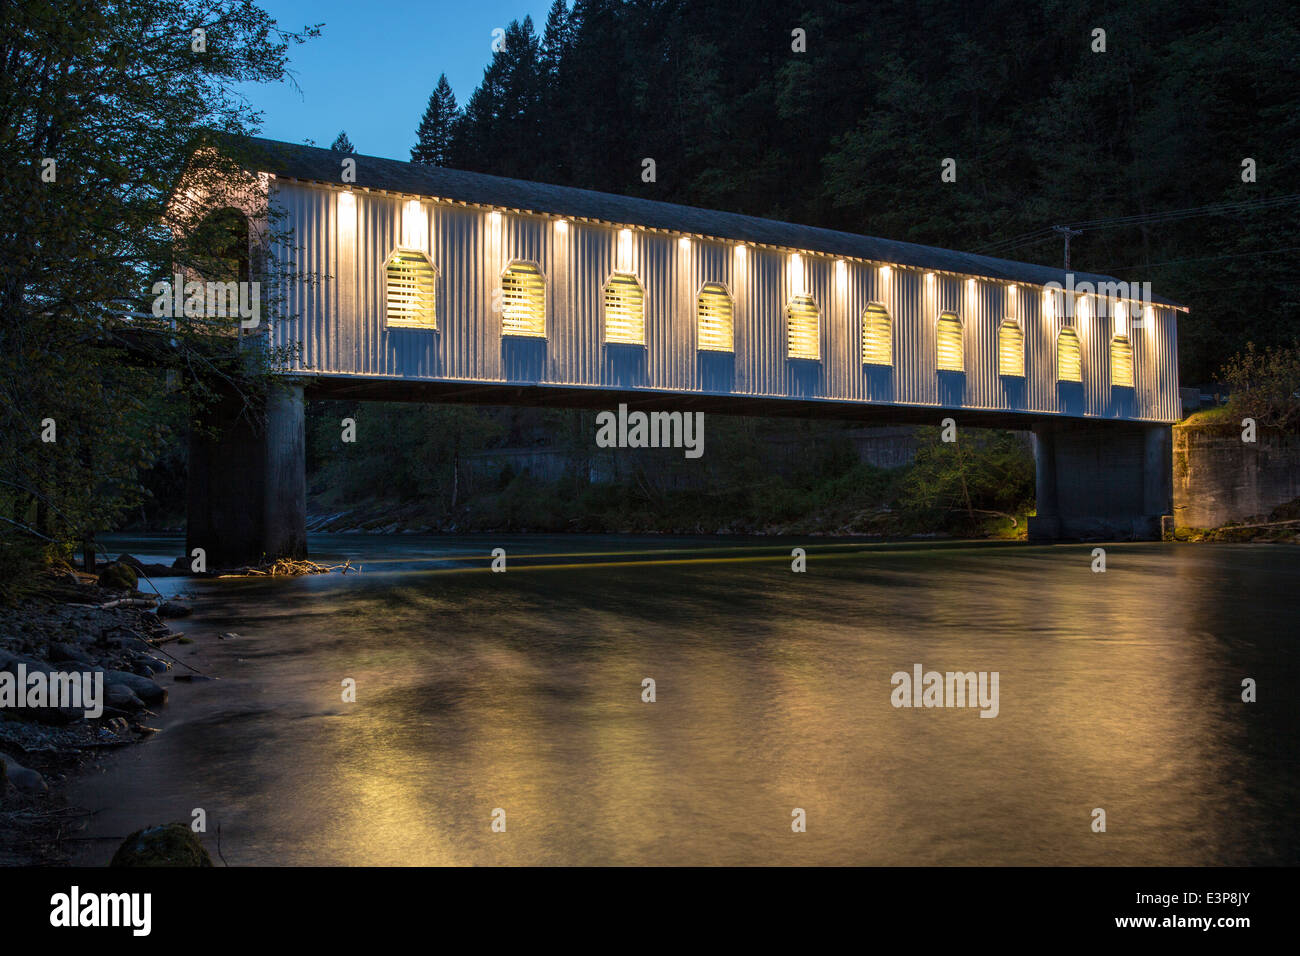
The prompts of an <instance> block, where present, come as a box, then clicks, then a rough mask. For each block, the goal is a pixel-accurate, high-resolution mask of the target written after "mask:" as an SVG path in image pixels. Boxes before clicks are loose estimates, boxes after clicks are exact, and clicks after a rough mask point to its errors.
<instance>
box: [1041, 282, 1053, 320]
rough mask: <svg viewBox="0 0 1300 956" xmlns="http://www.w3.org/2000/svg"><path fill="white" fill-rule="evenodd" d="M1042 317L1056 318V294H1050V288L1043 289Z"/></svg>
mask: <svg viewBox="0 0 1300 956" xmlns="http://www.w3.org/2000/svg"><path fill="white" fill-rule="evenodd" d="M1043 318H1045V319H1055V318H1056V296H1055V295H1053V294H1052V290H1051V289H1044V290H1043Z"/></svg>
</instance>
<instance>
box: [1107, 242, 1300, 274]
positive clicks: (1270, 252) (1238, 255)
mask: <svg viewBox="0 0 1300 956" xmlns="http://www.w3.org/2000/svg"><path fill="white" fill-rule="evenodd" d="M1284 252H1300V246H1290V247H1288V248H1286V249H1265V250H1263V251H1261V252H1232V253H1228V254H1227V255H1222V256H1197V257H1196V258H1195V259H1170V260H1168V261H1167V262H1143V263H1139V264H1138V265H1135V266H1111V267H1109V268H1107V269H1102V270H1101V271H1102V272H1106V273H1110V272H1125V271H1127V270H1129V269H1154V268H1156V267H1157V266H1177V265H1182V264H1183V263H1184V262H1215V261H1217V260H1219V259H1245V258H1255V257H1257V256H1276V255H1281V254H1282V253H1284Z"/></svg>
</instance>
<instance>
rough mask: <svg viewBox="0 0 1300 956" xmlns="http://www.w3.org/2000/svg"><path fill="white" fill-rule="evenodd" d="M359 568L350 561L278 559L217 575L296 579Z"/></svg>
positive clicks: (225, 576) (346, 571) (222, 576)
mask: <svg viewBox="0 0 1300 956" xmlns="http://www.w3.org/2000/svg"><path fill="white" fill-rule="evenodd" d="M360 570H361V568H360V566H358V567H355V568H354V567H353V566H352V562H351V561H344V562H343V563H342V564H331V565H323V564H317V563H316V562H315V561H305V560H303V561H295V560H292V559H290V558H280V559H279V560H278V561H275V562H273V563H271V564H263V565H259V566H257V567H252V566H249V567H245V568H236V569H235V570H233V571H230V572H228V573H226V574H218V575H217V577H219V578H243V577H262V578H281V577H298V576H299V575H303V574H328V573H330V572H331V571H338V572H340V573H342V574H347V573H348V572H349V571H360Z"/></svg>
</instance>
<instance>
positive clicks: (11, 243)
mask: <svg viewBox="0 0 1300 956" xmlns="http://www.w3.org/2000/svg"><path fill="white" fill-rule="evenodd" d="M317 32H318V31H317V28H316V27H306V28H303V29H302V30H300V31H296V32H294V31H289V30H285V29H283V28H281V27H280V26H279V25H278V24H277V23H276V21H275V20H274V19H272V18H271V17H270V16H269V15H268V14H267V13H265V12H264V11H263V10H261V9H259V8H258V7H257V6H256V5H255V4H253V3H249V2H244V0H166V2H164V0H132V2H121V0H116V2H115V0H107V2H100V0H93V2H92V0H77V2H70V3H67V4H63V5H58V6H56V5H51V4H49V3H47V2H38V0H18V2H13V3H9V4H7V5H6V9H5V16H4V17H3V19H2V20H0V62H3V63H4V69H3V70H2V71H0V208H2V209H4V210H5V215H4V219H3V222H2V223H0V434H2V435H4V438H5V440H4V442H3V443H0V564H8V565H9V566H10V567H11V568H12V567H13V566H15V564H16V563H17V562H18V561H20V560H24V559H25V558H26V557H27V556H29V555H30V553H31V551H32V545H40V546H42V547H44V548H45V549H46V551H47V552H48V551H49V550H51V549H53V550H55V551H60V550H66V549H67V547H68V546H69V545H70V544H72V543H75V542H78V541H80V540H81V538H82V537H83V536H85V535H88V534H91V533H93V532H94V531H95V530H96V529H100V528H104V527H107V526H109V525H110V524H111V522H113V521H114V520H115V519H116V517H117V516H118V515H120V514H121V513H122V512H123V510H124V509H125V508H127V507H130V506H131V504H132V503H133V502H135V501H138V500H139V498H140V496H141V494H142V493H143V489H142V486H141V483H140V480H139V476H140V472H141V470H142V469H143V468H146V467H147V466H148V465H149V463H150V462H151V461H152V460H153V459H154V458H155V457H156V456H157V454H158V453H159V450H160V449H161V448H162V446H163V445H164V443H165V442H166V441H167V440H168V437H169V434H168V425H169V424H170V423H169V420H168V418H167V416H166V415H164V414H162V412H161V411H160V409H161V406H162V405H163V404H164V403H168V402H170V403H172V404H175V398H176V397H175V396H174V395H173V396H169V395H168V394H167V392H166V390H165V388H164V379H163V375H164V371H165V370H166V369H168V368H171V369H172V370H175V371H184V372H187V373H188V372H190V371H196V370H200V369H205V368H207V369H213V370H214V371H217V372H218V374H225V372H224V371H221V370H219V368H218V367H219V366H222V365H223V364H225V365H229V364H230V362H231V361H234V362H235V363H236V364H239V363H241V362H242V358H241V357H240V354H239V352H237V351H236V349H237V346H236V345H235V344H234V343H235V342H236V341H237V339H236V338H235V337H233V336H232V337H227V338H224V339H222V338H218V339H215V340H214V339H213V337H212V335H211V334H210V333H211V329H197V328H194V327H193V323H191V322H190V321H189V320H188V319H186V318H184V317H179V318H178V319H177V320H176V321H175V322H174V323H172V325H174V327H173V328H169V329H168V335H167V336H157V335H148V334H141V332H142V327H146V326H149V324H150V322H151V321H152V318H151V309H152V306H153V305H155V304H156V303H157V302H158V301H159V299H160V298H165V297H159V296H158V293H157V291H156V287H155V286H154V283H155V282H156V281H158V280H160V279H163V278H166V277H169V276H171V275H172V273H173V270H174V269H175V270H179V271H183V272H186V273H189V274H201V273H202V271H203V270H205V269H207V270H211V269H212V268H214V266H215V264H219V263H222V262H227V261H228V260H229V256H228V254H227V253H228V252H229V250H230V244H231V233H230V231H229V230H228V229H225V228H207V229H205V228H199V227H200V226H201V225H202V223H203V220H204V217H203V216H202V215H200V214H199V212H200V210H199V209H198V208H197V206H196V205H195V204H194V203H192V202H191V199H192V198H196V197H200V196H201V197H203V199H204V200H205V202H204V205H206V206H208V208H211V207H213V206H216V207H222V206H230V207H235V208H241V209H244V210H245V211H246V213H248V214H250V215H247V216H246V217H245V218H244V223H245V228H246V227H247V223H248V221H249V219H250V218H251V219H252V220H253V221H257V222H261V223H266V224H267V225H268V230H270V229H272V228H273V227H272V226H271V225H270V224H271V222H272V219H273V217H271V215H270V213H269V211H268V210H267V209H265V208H264V206H263V207H258V205H257V197H256V190H255V189H254V191H253V192H252V193H250V192H249V187H250V179H251V180H252V185H253V186H255V184H256V180H255V179H253V178H251V177H250V176H249V175H248V174H247V173H246V172H245V171H244V170H245V169H246V168H247V167H248V164H247V163H245V162H242V161H241V157H240V156H239V155H238V149H237V148H236V147H235V144H236V143H238V142H241V141H242V137H243V136H245V135H246V134H248V133H249V132H251V131H252V129H253V122H254V120H255V119H256V117H255V114H254V113H253V112H252V109H251V107H249V106H247V105H245V104H246V100H245V98H244V97H243V96H242V95H241V91H240V87H241V86H242V85H243V84H245V83H258V82H279V81H282V80H284V79H285V78H286V72H285V70H286V64H287V51H288V49H289V47H290V46H291V45H292V44H295V43H300V42H302V41H304V40H305V39H307V38H308V37H310V36H314V35H316V34H317ZM232 137H234V138H232ZM182 183H186V184H187V185H186V188H183V189H182V188H180V187H181V184H182ZM191 189H192V190H193V191H191ZM245 235H246V236H247V244H246V245H245V247H244V251H245V253H246V254H247V252H248V249H249V245H251V244H253V243H256V242H260V241H263V240H269V239H270V238H271V232H269V231H263V232H259V233H258V234H257V235H256V236H251V235H248V234H247V233H245ZM214 342H215V343H216V344H215V345H214V344H213V343H214ZM222 342H229V343H232V344H231V345H229V346H225V345H222V344H221V343H222ZM177 381H178V382H182V383H183V382H185V381H188V379H177ZM4 576H5V574H4V571H3V570H0V578H3V577H4Z"/></svg>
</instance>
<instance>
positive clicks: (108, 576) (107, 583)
mask: <svg viewBox="0 0 1300 956" xmlns="http://www.w3.org/2000/svg"><path fill="white" fill-rule="evenodd" d="M139 581H140V577H139V575H137V574H136V573H135V568H133V567H131V565H129V564H122V563H121V562H120V561H115V562H113V563H112V564H109V565H105V567H104V570H102V571H100V572H99V586H100V587H101V588H108V589H110V590H113V591H134V590H135V586H136V584H138V583H139Z"/></svg>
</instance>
